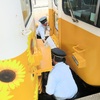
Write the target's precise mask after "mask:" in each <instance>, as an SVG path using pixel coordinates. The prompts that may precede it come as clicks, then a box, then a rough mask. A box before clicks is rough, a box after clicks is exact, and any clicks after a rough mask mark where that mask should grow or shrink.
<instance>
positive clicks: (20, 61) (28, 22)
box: [0, 0, 52, 100]
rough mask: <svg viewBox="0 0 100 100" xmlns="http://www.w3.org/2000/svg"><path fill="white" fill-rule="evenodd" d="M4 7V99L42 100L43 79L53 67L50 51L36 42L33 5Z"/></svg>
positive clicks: (17, 1)
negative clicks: (43, 73)
mask: <svg viewBox="0 0 100 100" xmlns="http://www.w3.org/2000/svg"><path fill="white" fill-rule="evenodd" d="M0 7H1V9H0V100H38V91H39V90H41V88H40V87H41V78H39V77H40V76H41V73H42V72H45V71H48V70H50V68H51V67H52V66H51V54H50V48H49V47H45V46H44V45H43V42H42V40H37V39H36V35H35V30H36V29H35V23H34V14H33V3H32V1H31V0H3V1H1V2H0ZM44 52H45V53H48V55H46V56H44V55H43V53H44ZM45 59H46V61H47V62H45ZM47 65H48V68H45V66H47Z"/></svg>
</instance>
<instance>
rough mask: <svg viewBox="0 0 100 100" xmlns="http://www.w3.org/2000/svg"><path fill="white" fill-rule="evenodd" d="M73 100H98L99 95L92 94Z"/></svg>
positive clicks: (99, 98) (99, 99)
mask: <svg viewBox="0 0 100 100" xmlns="http://www.w3.org/2000/svg"><path fill="white" fill-rule="evenodd" d="M75 100H100V93H96V94H92V95H89V96H85V97H82V98H79V99H75Z"/></svg>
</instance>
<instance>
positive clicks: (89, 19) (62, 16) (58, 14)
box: [48, 0, 100, 86]
mask: <svg viewBox="0 0 100 100" xmlns="http://www.w3.org/2000/svg"><path fill="white" fill-rule="evenodd" d="M48 2H49V24H50V27H51V33H50V35H51V36H52V38H53V37H54V38H53V40H54V41H55V42H56V43H57V44H58V45H59V47H60V48H61V49H63V50H64V51H66V53H67V57H66V59H67V63H68V64H69V65H70V67H71V69H72V70H73V71H74V72H75V73H76V74H77V75H78V76H79V77H80V78H81V79H82V80H83V81H84V82H86V83H87V84H89V85H92V86H100V61H99V59H100V0H50V1H48Z"/></svg>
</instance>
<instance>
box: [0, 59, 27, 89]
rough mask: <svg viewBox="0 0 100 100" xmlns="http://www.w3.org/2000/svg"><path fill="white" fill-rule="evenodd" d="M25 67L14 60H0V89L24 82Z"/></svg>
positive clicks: (13, 87) (10, 87) (11, 87)
mask: <svg viewBox="0 0 100 100" xmlns="http://www.w3.org/2000/svg"><path fill="white" fill-rule="evenodd" d="M25 73H26V72H25V68H24V67H23V65H22V64H21V63H20V62H19V61H16V60H7V61H0V90H12V89H15V88H16V87H18V86H20V83H22V82H24V77H25Z"/></svg>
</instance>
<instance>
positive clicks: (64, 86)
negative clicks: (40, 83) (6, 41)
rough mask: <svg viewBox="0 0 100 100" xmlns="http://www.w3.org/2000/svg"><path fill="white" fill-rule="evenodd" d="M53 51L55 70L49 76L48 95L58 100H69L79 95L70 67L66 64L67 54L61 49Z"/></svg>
mask: <svg viewBox="0 0 100 100" xmlns="http://www.w3.org/2000/svg"><path fill="white" fill-rule="evenodd" d="M51 51H52V54H53V58H52V59H53V60H52V61H53V64H54V68H53V69H52V71H51V72H50V73H49V76H48V81H47V85H46V93H47V94H49V95H54V97H55V99H56V100H65V99H68V100H69V99H71V98H73V97H74V96H75V95H76V94H77V92H78V87H77V85H76V83H75V81H74V78H73V76H72V73H71V70H70V68H69V65H66V64H65V63H64V61H65V56H66V53H65V52H64V51H63V50H61V49H59V48H54V49H52V50H51Z"/></svg>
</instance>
